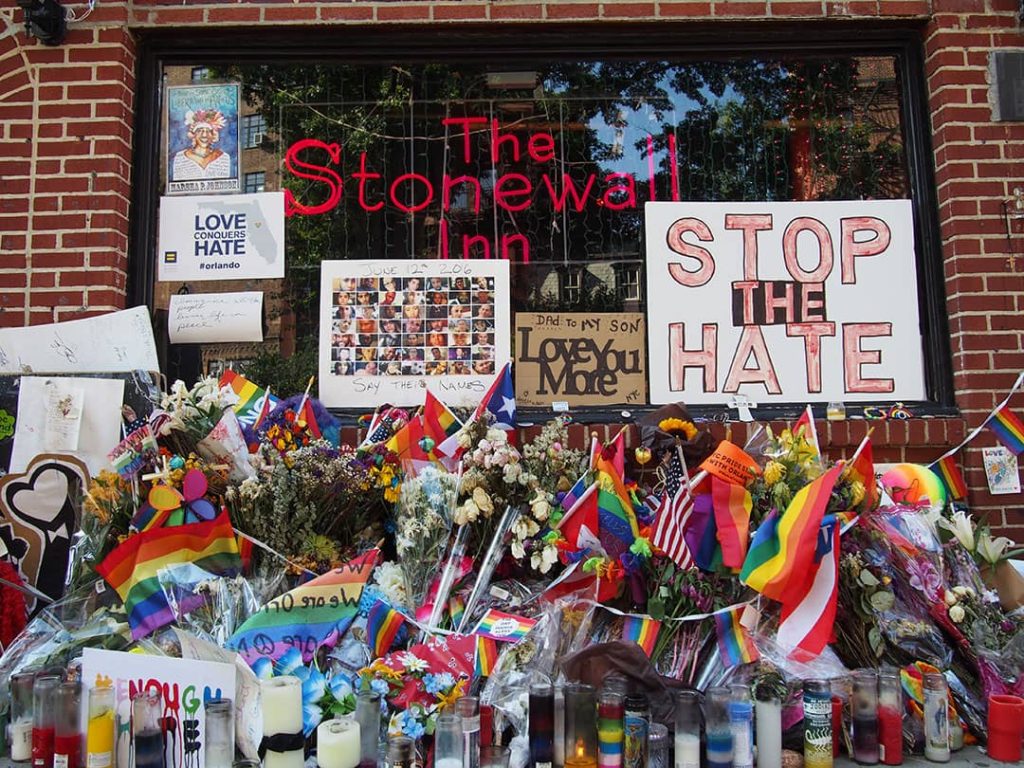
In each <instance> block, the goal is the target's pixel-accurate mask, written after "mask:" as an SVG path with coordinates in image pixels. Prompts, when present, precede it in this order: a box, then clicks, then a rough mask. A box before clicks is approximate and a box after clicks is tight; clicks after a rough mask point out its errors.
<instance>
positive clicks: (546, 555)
mask: <svg viewBox="0 0 1024 768" xmlns="http://www.w3.org/2000/svg"><path fill="white" fill-rule="evenodd" d="M557 561H558V550H557V549H555V547H553V546H550V545H548V546H545V547H544V548H543V549H542V550H540V551H539V552H537V551H535V552H534V553H533V556H532V557H531V558H530V565H531V566H533V569H534V570H536V571H540V572H541V573H547V572H548V571H550V570H551V566H552V565H554V564H555V563H556V562H557Z"/></svg>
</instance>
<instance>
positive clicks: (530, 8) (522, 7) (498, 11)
mask: <svg viewBox="0 0 1024 768" xmlns="http://www.w3.org/2000/svg"><path fill="white" fill-rule="evenodd" d="M543 15H544V9H543V7H542V6H541V5H539V4H536V3H503V2H494V3H492V4H491V19H492V20H494V21H496V20H499V19H539V18H541V17H542V16H543Z"/></svg>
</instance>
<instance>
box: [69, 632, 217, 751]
mask: <svg viewBox="0 0 1024 768" xmlns="http://www.w3.org/2000/svg"><path fill="white" fill-rule="evenodd" d="M103 683H106V684H108V685H112V686H113V688H114V711H115V713H116V714H117V716H118V719H119V721H120V726H119V727H118V729H117V741H116V743H115V747H116V750H117V765H129V764H130V763H129V762H128V754H129V752H128V747H129V743H130V741H131V738H130V737H131V733H130V728H125V726H127V725H128V724H129V717H130V712H131V697H132V696H133V695H134V694H135V693H137V692H139V691H146V690H153V691H158V692H159V693H160V695H161V697H162V698H163V719H164V722H163V723H162V726H163V727H162V731H163V733H164V734H165V739H166V745H165V755H166V756H167V764H169V765H179V766H183V768H202V766H203V765H205V764H206V763H205V760H204V744H205V743H206V739H205V738H204V734H205V731H206V702H208V701H209V700H210V699H215V698H228V699H230V698H232V697H233V696H234V694H235V667H234V665H232V664H223V663H219V662H213V661H197V660H195V659H176V658H172V657H169V656H149V655H145V654H138V653H121V652H119V651H103V650H99V649H97V648H86V649H85V650H84V651H83V652H82V688H83V690H82V700H83V701H88V700H89V691H90V690H91V689H92V688H94V687H96V686H97V685H98V684H103ZM80 710H81V714H80V718H79V719H80V725H81V732H82V733H85V732H86V730H87V726H88V717H89V708H88V707H84V706H83V707H80Z"/></svg>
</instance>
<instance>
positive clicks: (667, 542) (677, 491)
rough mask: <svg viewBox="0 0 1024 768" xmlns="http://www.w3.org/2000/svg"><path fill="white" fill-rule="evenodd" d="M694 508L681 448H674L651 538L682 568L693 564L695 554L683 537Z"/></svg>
mask: <svg viewBox="0 0 1024 768" xmlns="http://www.w3.org/2000/svg"><path fill="white" fill-rule="evenodd" d="M692 512H693V498H692V497H691V496H690V478H689V477H688V476H687V475H686V468H685V467H684V466H683V463H682V460H681V459H680V458H679V452H678V451H673V452H672V456H671V458H670V459H669V460H668V464H667V466H666V468H665V489H664V491H663V492H662V496H661V503H660V504H659V505H658V509H657V511H656V512H655V518H654V533H653V535H652V537H651V542H652V543H653V544H654V546H656V547H657V548H658V549H660V550H661V551H662V552H664V553H665V554H666V555H668V556H669V557H670V558H672V561H673V562H674V563H675V564H676V565H678V566H679V567H680V568H692V567H693V565H694V563H693V555H691V554H690V548H689V547H688V546H686V539H685V538H684V537H683V533H684V532H685V531H686V523H687V522H688V521H689V519H690V514H691V513H692Z"/></svg>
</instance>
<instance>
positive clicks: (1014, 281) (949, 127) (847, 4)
mask: <svg viewBox="0 0 1024 768" xmlns="http://www.w3.org/2000/svg"><path fill="white" fill-rule="evenodd" d="M72 7H75V9H76V10H80V7H81V5H80V4H78V5H74V4H72ZM1017 11H1018V0H845V1H841V2H833V1H831V0H785V1H784V0H759V1H754V0H657V1H655V2H651V1H649V0H648V1H644V0H606V1H605V2H593V1H591V0H549V1H548V2H544V1H543V0H541V1H534V0H490V1H486V0H461V1H457V0H438V1H436V2H428V1H427V0H416V1H414V2H403V1H394V2H392V1H388V2H376V3H374V2H363V0H351V1H350V0H346V1H345V2H313V1H312V0H301V1H296V2H291V1H287V0H265V2H242V1H239V2H231V1H229V0H208V2H195V1H194V0H184V1H178V2H170V1H169V0H132V1H129V2H126V1H125V0H120V2H119V1H117V0H101V2H100V3H98V5H97V7H96V9H95V11H94V12H93V13H92V14H91V15H90V17H89V18H88V19H87V20H86V21H85V22H83V23H80V24H76V25H74V26H73V29H72V32H71V33H70V34H69V37H68V40H67V42H66V43H65V44H64V45H63V46H61V47H59V48H45V47H42V46H40V45H38V44H37V43H35V42H34V41H27V40H26V39H25V37H24V35H23V34H22V33H21V31H20V28H19V25H20V22H21V18H22V17H21V12H20V11H18V10H16V9H10V8H7V9H4V10H2V11H0V17H3V19H4V22H5V26H4V28H3V31H0V325H7V326H11V325H23V324H27V323H42V322H49V321H52V320H58V319H68V318H71V317H75V316H80V315H85V314H93V313H97V312H103V311H107V310H110V309H115V308H119V307H121V306H123V304H124V286H125V278H126V275H125V270H126V264H127V260H126V253H127V221H128V215H129V212H128V199H129V187H130V183H131V155H130V148H131V146H130V145H131V134H132V128H131V123H132V116H131V115H132V112H131V110H132V102H133V95H134V89H135V84H134V81H133V71H134V53H135V47H134V44H133V31H134V30H142V29H145V28H149V27H156V26H159V27H161V28H162V29H167V28H182V29H183V31H185V32H187V28H189V27H200V26H202V27H211V26H212V27H216V26H224V27H244V26H246V25H255V24H257V23H259V24H260V25H261V29H266V28H267V27H268V26H269V25H313V24H317V25H324V24H338V25H358V24H368V23H379V24H390V23H403V24H408V23H424V24H425V23H445V24H457V23H462V22H495V23H499V22H518V23H521V22H523V21H537V22H545V21H558V22H565V21H571V20H580V21H586V22H591V23H601V22H603V21H607V22H623V21H629V20H635V21H656V20H660V21H664V22H665V23H672V24H680V25H681V26H680V29H681V30H685V27H684V26H682V25H683V24H685V23H686V22H688V21H714V20H716V19H717V20H732V21H737V20H743V19H755V20H766V21H771V20H775V21H794V20H806V21H807V23H808V24H811V25H813V24H815V23H821V22H822V21H828V20H844V21H847V22H853V21H857V20H858V19H864V20H878V19H890V20H897V19H902V18H909V19H916V20H919V21H920V22H921V23H922V25H924V27H923V33H922V40H923V42H924V46H925V55H926V68H927V69H926V76H927V81H928V90H929V102H930V103H929V107H930V114H931V119H932V131H933V135H932V140H933V144H934V149H935V165H936V181H937V185H938V190H937V191H938V199H939V205H940V220H941V232H942V238H943V253H944V258H945V270H946V280H947V283H946V289H947V294H948V299H949V301H948V309H949V318H950V343H951V346H952V352H953V360H954V369H955V384H956V392H957V403H958V405H959V406H960V408H961V409H962V410H963V413H964V416H965V419H963V420H959V419H933V420H914V421H910V422H907V423H905V424H901V423H892V424H886V425H883V426H882V427H880V428H879V429H878V431H876V433H875V435H874V441H875V443H876V446H878V449H877V451H876V452H877V454H878V455H879V458H880V460H882V459H889V460H893V459H908V460H917V461H921V460H928V459H932V458H935V457H936V456H937V455H938V454H939V453H941V452H943V451H944V450H946V448H947V447H949V446H951V445H955V444H956V442H958V440H959V439H961V438H962V436H963V434H964V433H965V429H966V428H970V427H973V426H974V425H976V424H977V423H979V422H980V420H981V419H982V418H983V417H984V416H985V415H986V414H987V413H988V411H989V409H990V408H991V407H992V406H993V405H994V404H995V403H997V402H998V401H1000V400H1001V399H1002V397H1003V396H1004V395H1005V392H1006V390H1007V388H1008V387H1009V386H1010V385H1011V384H1012V382H1013V380H1014V378H1015V376H1016V374H1017V372H1018V371H1019V370H1020V369H1021V368H1024V347H1022V331H1024V313H1022V312H1021V310H1022V309H1024V307H1022V303H1024V292H1022V288H1024V283H1022V273H1021V270H1024V226H1021V225H1022V224H1024V222H1020V221H1018V222H1014V223H1013V232H1012V233H1011V234H1010V236H1009V237H1008V236H1007V231H1006V225H1005V222H1004V217H1003V210H1004V209H1003V205H1004V201H1005V200H1006V198H1008V197H1009V196H1010V194H1011V193H1012V190H1013V188H1014V187H1015V186H1024V124H1019V123H1018V124H995V123H992V122H991V116H990V112H989V109H988V106H987V99H988V83H987V66H988V54H989V52H990V51H991V50H992V49H993V48H1008V47H1024V35H1022V33H1021V27H1020V25H1019V23H1018V21H1017V18H1016V14H1017ZM854 29H855V28H854V27H851V30H854ZM154 118H155V116H154ZM1014 254H1017V257H1016V258H1015V257H1014ZM1012 404H1013V405H1015V406H1017V407H1019V409H1020V410H1021V412H1024V396H1021V397H1020V398H1019V400H1018V399H1015V400H1014V401H1013V403H1012ZM588 429H589V428H588ZM604 429H606V428H605V427H602V428H601V430H602V431H603V430H604ZM863 429H864V426H863V425H857V424H853V423H850V424H832V425H829V427H828V433H827V435H826V436H825V438H824V443H825V445H827V446H831V447H832V448H833V449H834V450H836V451H837V452H838V453H844V452H846V448H847V447H848V446H850V445H855V444H856V442H857V441H858V440H859V438H860V435H861V434H862V432H863ZM585 431H586V430H581V431H580V432H579V434H578V435H577V437H579V438H580V439H581V440H582V439H585V437H586V435H585ZM737 437H739V436H738V435H737ZM991 444H993V440H992V438H991V437H990V436H988V435H982V436H981V437H980V438H979V439H978V440H976V441H975V443H974V444H973V446H972V447H971V448H970V449H969V450H968V451H967V454H966V456H965V464H966V476H967V480H968V483H969V484H970V486H971V488H972V502H973V505H974V508H975V510H977V511H979V512H990V513H991V514H992V518H991V519H992V522H993V523H996V524H1002V525H1003V526H1004V527H1005V528H1006V529H1008V530H1009V531H1011V533H1013V534H1015V535H1016V536H1017V538H1018V539H1020V540H1024V514H1022V513H1021V512H1020V511H1019V508H1018V504H1017V502H1018V501H1019V499H1018V498H1017V497H1009V500H1010V504H1009V505H1007V504H1006V503H1005V502H1004V501H1003V500H1001V499H1000V498H998V497H996V498H993V497H990V496H989V495H988V494H987V493H986V492H985V491H984V488H985V479H984V472H983V470H982V466H981V460H980V448H981V446H983V445H991Z"/></svg>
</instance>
